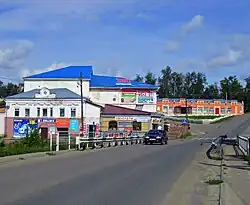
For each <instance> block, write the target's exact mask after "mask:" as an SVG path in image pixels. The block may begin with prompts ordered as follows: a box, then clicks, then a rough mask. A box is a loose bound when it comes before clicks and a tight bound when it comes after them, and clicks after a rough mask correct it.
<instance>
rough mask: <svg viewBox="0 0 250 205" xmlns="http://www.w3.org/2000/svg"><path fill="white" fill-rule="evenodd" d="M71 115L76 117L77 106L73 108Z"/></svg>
mask: <svg viewBox="0 0 250 205" xmlns="http://www.w3.org/2000/svg"><path fill="white" fill-rule="evenodd" d="M71 117H76V108H71Z"/></svg>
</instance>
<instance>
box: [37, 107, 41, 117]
mask: <svg viewBox="0 0 250 205" xmlns="http://www.w3.org/2000/svg"><path fill="white" fill-rule="evenodd" d="M36 113H37V117H40V115H41V109H40V107H38V108H37V109H36Z"/></svg>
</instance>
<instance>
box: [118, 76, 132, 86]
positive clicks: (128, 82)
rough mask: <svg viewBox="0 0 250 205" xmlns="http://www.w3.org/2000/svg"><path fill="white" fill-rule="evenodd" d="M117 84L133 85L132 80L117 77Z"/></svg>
mask: <svg viewBox="0 0 250 205" xmlns="http://www.w3.org/2000/svg"><path fill="white" fill-rule="evenodd" d="M116 85H132V84H131V80H129V79H126V78H116Z"/></svg>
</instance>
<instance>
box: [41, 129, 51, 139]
mask: <svg viewBox="0 0 250 205" xmlns="http://www.w3.org/2000/svg"><path fill="white" fill-rule="evenodd" d="M48 131H49V130H48V128H47V127H42V128H41V139H42V140H47V139H48Z"/></svg>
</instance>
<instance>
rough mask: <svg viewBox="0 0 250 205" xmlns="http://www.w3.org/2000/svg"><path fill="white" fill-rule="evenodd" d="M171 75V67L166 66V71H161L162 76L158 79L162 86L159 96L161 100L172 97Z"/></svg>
mask: <svg viewBox="0 0 250 205" xmlns="http://www.w3.org/2000/svg"><path fill="white" fill-rule="evenodd" d="M171 73H172V69H171V68H170V67H169V66H166V67H165V68H164V69H162V70H161V76H160V77H159V78H158V84H159V86H160V88H159V91H158V94H159V97H161V98H165V97H170V96H171V88H170V82H171Z"/></svg>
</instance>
